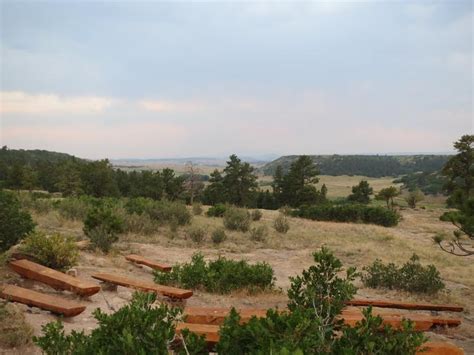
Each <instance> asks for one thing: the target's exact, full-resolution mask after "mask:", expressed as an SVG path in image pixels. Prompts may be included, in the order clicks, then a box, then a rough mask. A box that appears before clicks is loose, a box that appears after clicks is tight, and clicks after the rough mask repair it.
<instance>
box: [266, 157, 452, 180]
mask: <svg viewBox="0 0 474 355" xmlns="http://www.w3.org/2000/svg"><path fill="white" fill-rule="evenodd" d="M310 157H311V159H312V160H313V162H314V163H315V164H316V165H317V167H318V169H319V172H320V174H321V175H332V176H338V175H361V176H368V177H383V176H400V175H405V174H411V173H415V172H424V173H433V172H436V171H439V170H441V169H442V167H443V166H444V165H445V164H446V162H447V161H448V160H449V158H450V156H449V155H310ZM297 159H298V155H286V156H282V157H280V158H278V159H276V160H274V161H272V162H270V163H267V164H266V165H264V166H263V167H262V168H261V169H260V171H261V172H262V173H263V174H265V175H273V174H274V173H275V170H276V168H277V166H279V165H280V166H281V167H282V169H283V172H284V173H286V172H287V171H288V170H289V168H290V166H291V164H292V163H293V162H294V161H296V160H297Z"/></svg>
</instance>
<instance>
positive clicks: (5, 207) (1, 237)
mask: <svg viewBox="0 0 474 355" xmlns="http://www.w3.org/2000/svg"><path fill="white" fill-rule="evenodd" d="M0 226H1V228H0V253H1V252H4V251H6V250H8V249H9V248H10V247H12V246H13V245H15V244H16V243H18V242H19V241H20V240H21V239H23V238H24V237H25V236H26V235H27V234H28V233H30V232H31V231H32V230H33V228H34V226H35V224H34V223H33V220H32V219H31V216H30V214H29V213H28V212H26V211H23V210H22V209H21V207H20V202H19V201H18V199H17V198H16V197H15V195H14V194H13V193H11V192H7V191H4V190H2V189H0Z"/></svg>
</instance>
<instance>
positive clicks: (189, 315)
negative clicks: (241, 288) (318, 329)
mask: <svg viewBox="0 0 474 355" xmlns="http://www.w3.org/2000/svg"><path fill="white" fill-rule="evenodd" d="M229 312H230V309H229V308H214V307H186V308H185V309H184V313H183V315H184V316H185V321H186V323H192V324H209V325H222V324H223V323H224V320H225V318H226V317H227V316H228V315H229ZM238 312H239V314H240V317H241V318H240V322H241V323H246V322H248V321H249V320H250V318H252V317H253V316H255V317H260V318H263V317H266V313H267V310H266V309H261V308H247V309H245V308H243V309H240V310H238ZM373 313H374V314H375V315H380V316H381V317H382V319H383V324H387V325H391V326H393V327H395V328H400V327H401V326H402V320H403V319H404V318H405V319H410V320H411V321H412V322H413V323H414V327H415V329H416V330H419V331H428V330H430V329H431V328H433V327H436V326H448V327H456V326H458V325H460V324H461V320H460V319H458V318H446V317H438V316H430V315H425V314H418V313H394V312H377V311H374V312H373ZM341 318H342V319H343V320H344V323H346V324H348V325H350V326H354V325H355V324H356V323H357V322H360V321H362V319H363V318H364V316H363V314H362V311H361V310H360V309H358V308H355V307H352V308H347V309H344V310H343V312H342V314H341Z"/></svg>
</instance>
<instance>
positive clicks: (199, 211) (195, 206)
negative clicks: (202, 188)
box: [193, 202, 202, 216]
mask: <svg viewBox="0 0 474 355" xmlns="http://www.w3.org/2000/svg"><path fill="white" fill-rule="evenodd" d="M193 214H194V215H195V216H200V215H202V205H201V204H200V203H199V202H195V203H193Z"/></svg>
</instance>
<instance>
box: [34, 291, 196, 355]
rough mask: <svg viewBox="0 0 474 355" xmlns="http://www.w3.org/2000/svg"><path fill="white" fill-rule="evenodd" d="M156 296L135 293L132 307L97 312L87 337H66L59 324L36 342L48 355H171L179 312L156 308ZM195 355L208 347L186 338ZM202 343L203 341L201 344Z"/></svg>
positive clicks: (50, 325)
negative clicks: (111, 312) (171, 345)
mask: <svg viewBox="0 0 474 355" xmlns="http://www.w3.org/2000/svg"><path fill="white" fill-rule="evenodd" d="M155 301H156V295H155V294H154V293H136V294H134V297H133V299H132V301H131V302H130V304H128V305H126V306H124V307H122V308H120V309H119V310H118V311H117V312H115V313H113V314H110V315H109V314H106V313H103V312H102V311H101V310H100V309H96V310H95V311H94V313H93V315H94V318H95V319H96V320H97V321H98V327H97V328H95V329H94V330H92V332H91V333H90V334H88V335H86V334H85V333H84V331H81V332H77V331H72V333H71V334H69V335H66V334H65V332H64V326H63V325H62V323H61V322H60V321H57V322H51V323H48V324H46V325H44V326H43V327H42V331H43V335H42V336H40V337H34V338H33V340H34V342H35V343H36V345H38V346H39V347H40V348H41V349H42V350H43V352H45V353H46V354H159V355H167V354H169V350H170V349H169V346H170V344H171V343H172V340H173V339H174V338H175V323H176V322H177V320H178V319H179V316H180V312H181V311H180V309H179V308H171V307H169V306H167V305H166V304H164V303H160V304H159V306H154V302H155ZM183 336H184V338H185V339H184V340H185V342H186V345H187V346H188V345H189V348H190V349H189V350H190V351H192V352H191V353H192V354H202V353H203V351H204V349H205V343H204V341H203V340H202V338H199V337H196V336H195V335H189V334H188V333H187V332H186V333H185V334H183ZM199 339H201V341H198V340H199Z"/></svg>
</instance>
